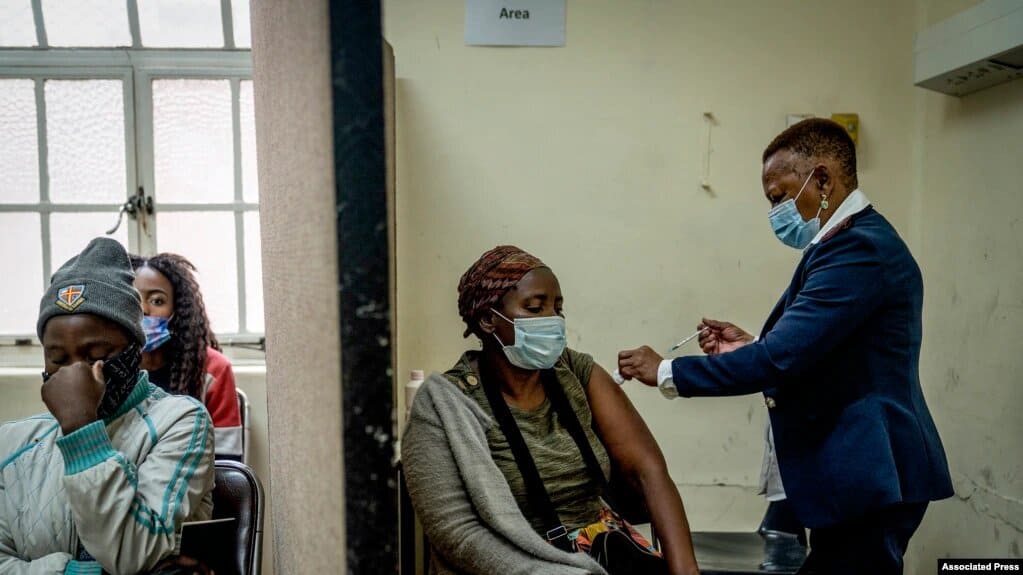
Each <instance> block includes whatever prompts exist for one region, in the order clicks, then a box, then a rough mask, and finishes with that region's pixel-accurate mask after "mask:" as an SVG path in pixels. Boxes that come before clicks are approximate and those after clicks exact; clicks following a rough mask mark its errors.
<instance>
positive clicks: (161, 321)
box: [142, 315, 173, 353]
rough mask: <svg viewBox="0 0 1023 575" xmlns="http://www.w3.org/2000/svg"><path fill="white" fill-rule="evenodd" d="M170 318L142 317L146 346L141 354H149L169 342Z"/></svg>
mask: <svg viewBox="0 0 1023 575" xmlns="http://www.w3.org/2000/svg"><path fill="white" fill-rule="evenodd" d="M172 318H173V316H172V317H157V316H154V315H146V316H142V331H144V332H145V334H146V345H145V346H143V347H142V352H143V353H149V352H151V351H153V350H155V349H157V348H159V347H160V346H161V345H163V344H165V343H167V342H168V341H170V338H171V331H170V321H171V319H172Z"/></svg>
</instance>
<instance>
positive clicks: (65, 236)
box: [50, 212, 128, 271]
mask: <svg viewBox="0 0 1023 575" xmlns="http://www.w3.org/2000/svg"><path fill="white" fill-rule="evenodd" d="M127 217H128V216H127V215H125V218H127ZM116 220H117V213H116V212H85V213H81V212H79V213H64V212H58V213H53V214H50V262H51V263H52V265H53V271H56V270H57V268H59V267H60V266H61V265H62V264H63V263H64V262H66V261H68V260H69V259H71V258H72V257H73V256H75V255H77V254H78V253H79V252H81V251H82V249H84V248H85V246H86V245H88V244H89V242H90V241H92V239H93V238H97V237H99V236H104V237H108V238H114V239H115V240H117V241H119V242H121V245H122V246H124V249H126V250H127V249H128V225H126V224H125V223H124V222H121V225H120V227H118V228H117V231H116V232H114V234H113V235H110V236H107V235H106V233H105V232H106V231H107V230H109V229H110V228H112V227H114V222H115V221H116Z"/></svg>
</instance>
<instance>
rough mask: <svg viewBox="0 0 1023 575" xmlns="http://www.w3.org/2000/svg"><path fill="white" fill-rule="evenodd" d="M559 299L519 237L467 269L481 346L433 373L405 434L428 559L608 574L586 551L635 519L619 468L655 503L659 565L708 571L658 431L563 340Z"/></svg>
mask: <svg viewBox="0 0 1023 575" xmlns="http://www.w3.org/2000/svg"><path fill="white" fill-rule="evenodd" d="M562 304H563V298H562V295H561V287H560V285H559V284H558V279H557V277H555V275H554V272H552V271H551V269H550V268H548V267H547V266H546V265H544V264H543V262H541V261H540V260H539V259H537V258H536V257H534V256H532V255H530V254H528V253H526V252H524V251H522V250H520V249H518V248H516V247H514V246H499V247H497V248H494V249H493V250H490V251H488V252H487V253H485V254H483V256H481V257H480V259H479V260H478V261H477V262H476V263H474V264H473V265H472V267H470V268H469V270H468V271H466V272H465V274H464V275H463V276H462V278H461V280H460V281H459V284H458V311H459V314H460V315H461V316H462V319H463V321H465V323H466V325H467V328H466V330H465V333H464V334H463V335H464V336H466V337H467V336H468V335H469V334H470V333H471V334H473V335H475V336H477V337H478V338H480V340H481V341H482V344H483V346H482V347H483V349H482V350H480V351H467V352H466V353H465V354H463V355H462V357H461V358H460V359H459V360H458V362H457V363H456V364H455V366H454V367H453V368H452V369H450V370H449V371H447V372H446V373H444V374H443V375H440V374H433V375H431V376H430V377H429V378H428V379H427V381H426V382H425V383H424V384H423V386H422V388H421V389H420V391H419V393H418V394H417V396H416V399H415V402H414V404H413V406H412V411H411V415H410V418H409V424H408V427H407V428H406V431H405V435H404V438H403V440H402V461H403V465H404V470H405V473H406V476H407V481H408V489H409V494H410V496H411V498H412V502H413V505H414V506H415V509H416V513H417V514H418V516H419V519H420V521H421V522H422V524H423V527H424V529H425V531H426V534H427V536H428V537H429V539H430V543H431V545H432V547H433V548H434V553H433V554H432V555H431V556H432V558H433V565H432V566H431V571H432V572H433V573H488V574H489V573H502V574H508V573H554V574H559V573H565V574H569V573H572V574H575V573H604V572H605V571H604V569H602V568H601V567H600V565H598V564H597V563H596V562H595V561H594V559H593V558H591V557H590V555H588V554H587V553H586V552H590V553H593V550H594V549H595V548H596V547H598V545H597V544H596V543H595V542H596V541H598V540H599V539H598V538H599V537H600V535H601V534H602V532H605V531H608V530H615V529H618V528H622V529H626V528H625V527H624V526H623V524H622V522H621V521H620V518H619V517H618V516H617V514H615V513H614V511H613V509H614V503H613V501H609V500H611V499H612V496H611V495H612V494H611V493H610V492H609V491H608V490H607V489H606V488H607V482H608V480H607V477H608V476H609V472H610V469H611V468H612V467H616V468H617V469H618V470H620V471H621V473H622V475H623V476H624V478H625V479H626V480H627V481H628V483H629V485H630V486H631V487H632V488H633V489H634V491H635V492H637V493H639V494H641V495H642V497H643V499H644V501H645V504H646V508H647V509H649V512H650V515H651V518H652V521H653V524H654V527H655V528H656V531H657V534H658V536H659V537H660V538H661V541H662V542H663V548H664V559H663V561H661V560H660V559H657V561H659V562H661V566H660V570H661V571H663V572H668V573H673V574H681V573H686V574H689V573H697V568H696V562H695V560H694V558H693V549H692V542H691V539H690V535H689V526H688V524H687V521H686V516H685V510H684V509H683V507H682V500H681V498H680V497H679V494H678V491H677V489H676V488H675V484H674V483H673V482H672V480H671V478H670V477H669V476H668V471H667V466H666V464H665V462H664V457H663V455H662V454H661V451H660V449H659V448H658V447H657V443H656V442H655V441H654V438H653V436H652V435H651V434H650V431H649V430H648V429H647V427H646V425H645V424H644V423H643V420H642V418H640V416H639V414H638V413H637V412H636V410H635V409H634V408H633V406H632V404H631V403H630V402H629V400H628V398H627V397H626V396H625V394H624V393H623V392H622V390H621V389H620V388H619V387H618V386H617V385H615V384H614V382H613V381H612V380H611V376H610V375H608V373H607V372H606V371H605V370H604V369H603V368H602V367H600V366H599V365H597V364H595V363H594V361H593V358H591V357H590V356H589V355H587V354H584V353H580V352H577V351H573V350H571V349H567V348H566V347H565V319H564V315H563V313H562ZM616 491H617V490H616ZM626 533H628V535H629V537H630V538H631V539H632V540H634V541H637V542H639V543H640V545H641V546H643V544H644V543H645V541H643V540H642V537H641V536H640V535H639V534H638V533H635V532H634V531H631V530H628V529H626ZM591 547H592V548H591Z"/></svg>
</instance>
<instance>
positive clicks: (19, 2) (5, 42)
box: [0, 0, 248, 47]
mask: <svg viewBox="0 0 1023 575" xmlns="http://www.w3.org/2000/svg"><path fill="white" fill-rule="evenodd" d="M0 22H3V25H0V46H7V47H27V46H37V45H38V43H37V42H36V23H35V19H34V18H33V17H32V2H31V0H0ZM246 25H248V21H247V20H246ZM235 34H237V32H236V33H235Z"/></svg>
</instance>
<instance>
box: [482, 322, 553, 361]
mask: <svg viewBox="0 0 1023 575" xmlns="http://www.w3.org/2000/svg"><path fill="white" fill-rule="evenodd" d="M491 311H493V312H494V313H495V314H497V315H498V316H500V318H501V319H503V320H504V321H506V322H508V323H510V324H512V325H513V326H515V343H514V344H513V345H504V342H502V341H501V338H499V337H497V333H496V332H495V333H494V339H496V340H497V343H499V344H501V348H502V349H503V350H504V355H505V357H507V358H508V361H510V362H511V363H512V365H514V366H517V367H521V368H522V369H550V368H552V367H554V364H555V363H557V361H558V358H559V357H561V353H562V352H564V351H565V346H566V338H565V318H563V317H561V316H559V315H552V316H545V317H529V318H515V321H512V320H510V319H508V318H506V317H504V316H503V315H501V312H499V311H497V310H491Z"/></svg>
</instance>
